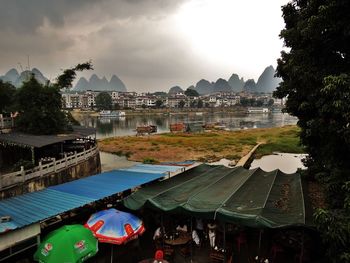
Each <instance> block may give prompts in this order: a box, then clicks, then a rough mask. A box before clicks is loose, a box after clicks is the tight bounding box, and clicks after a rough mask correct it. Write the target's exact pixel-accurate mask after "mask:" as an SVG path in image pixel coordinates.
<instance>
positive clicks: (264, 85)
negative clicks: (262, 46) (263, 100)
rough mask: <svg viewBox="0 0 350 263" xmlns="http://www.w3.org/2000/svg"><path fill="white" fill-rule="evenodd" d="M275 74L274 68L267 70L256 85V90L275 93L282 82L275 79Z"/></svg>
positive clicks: (270, 67)
mask: <svg viewBox="0 0 350 263" xmlns="http://www.w3.org/2000/svg"><path fill="white" fill-rule="evenodd" d="M275 73H276V71H275V69H274V68H273V66H269V67H267V68H265V70H264V72H263V73H262V74H261V75H260V77H259V79H258V82H257V83H256V90H257V91H258V92H273V91H274V90H275V89H276V87H277V86H278V84H279V83H280V82H281V81H282V79H280V78H276V77H275Z"/></svg>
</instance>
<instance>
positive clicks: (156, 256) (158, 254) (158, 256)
mask: <svg viewBox="0 0 350 263" xmlns="http://www.w3.org/2000/svg"><path fill="white" fill-rule="evenodd" d="M154 259H155V260H162V259H164V253H163V251H162V250H160V249H158V250H157V251H156V253H155V254H154Z"/></svg>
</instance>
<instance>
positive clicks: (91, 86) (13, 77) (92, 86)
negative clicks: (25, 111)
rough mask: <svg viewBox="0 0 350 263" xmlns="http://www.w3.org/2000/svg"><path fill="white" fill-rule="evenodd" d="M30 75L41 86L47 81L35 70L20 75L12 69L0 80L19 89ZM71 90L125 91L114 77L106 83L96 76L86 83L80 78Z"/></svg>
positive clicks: (0, 77) (104, 78)
mask: <svg viewBox="0 0 350 263" xmlns="http://www.w3.org/2000/svg"><path fill="white" fill-rule="evenodd" d="M32 74H34V77H35V78H36V79H37V81H39V82H40V83H41V84H46V83H47V81H48V79H47V78H46V77H45V76H44V75H43V74H42V73H41V72H40V70H38V69H37V68H33V69H32V70H25V71H23V72H21V73H19V72H18V71H17V70H16V69H14V68H13V69H10V70H9V71H8V72H7V73H6V74H5V75H4V76H0V79H1V80H2V81H4V82H10V83H11V84H12V85H14V86H15V87H17V88H19V87H20V86H21V85H22V83H23V81H26V80H28V79H29V78H30V76H31V75H32ZM72 90H73V91H86V90H93V91H127V90H126V87H125V85H124V83H123V82H122V81H121V80H120V79H119V78H118V77H117V76H116V75H113V76H112V78H111V80H110V81H108V80H107V79H106V77H103V78H101V79H100V78H99V77H98V76H97V75H96V74H93V75H92V76H91V77H90V79H89V81H87V80H86V78H84V77H82V78H80V79H79V80H78V82H77V84H76V85H75V86H74V88H73V89H72Z"/></svg>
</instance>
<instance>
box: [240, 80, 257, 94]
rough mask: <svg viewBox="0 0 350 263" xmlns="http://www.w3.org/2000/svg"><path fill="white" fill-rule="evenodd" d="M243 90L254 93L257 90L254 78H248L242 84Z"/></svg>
mask: <svg viewBox="0 0 350 263" xmlns="http://www.w3.org/2000/svg"><path fill="white" fill-rule="evenodd" d="M243 91H245V92H250V93H255V92H258V91H257V88H256V83H255V80H254V79H248V80H247V81H246V82H245V83H244V86H243Z"/></svg>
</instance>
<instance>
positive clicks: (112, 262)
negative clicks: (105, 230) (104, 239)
mask: <svg viewBox="0 0 350 263" xmlns="http://www.w3.org/2000/svg"><path fill="white" fill-rule="evenodd" d="M111 263H113V244H111Z"/></svg>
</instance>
